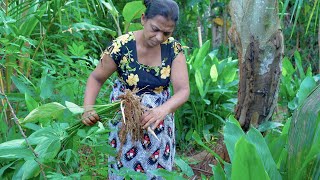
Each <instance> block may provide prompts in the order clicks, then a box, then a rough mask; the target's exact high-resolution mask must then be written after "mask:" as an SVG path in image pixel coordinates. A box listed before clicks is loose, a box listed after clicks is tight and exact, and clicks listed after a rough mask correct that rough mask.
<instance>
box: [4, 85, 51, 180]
mask: <svg viewBox="0 0 320 180" xmlns="http://www.w3.org/2000/svg"><path fill="white" fill-rule="evenodd" d="M0 94H1V95H3V96H4V98H5V100H6V101H7V103H8V106H9V108H10V111H11V114H12V116H13V119H14V122H15V123H16V125H17V126H18V128H19V131H20V133H21V135H22V136H23V138H24V140H25V141H26V143H27V145H28V147H29V149H30V150H31V151H32V153H33V155H34V156H35V157H36V158H35V159H34V160H35V161H36V162H37V163H38V164H39V167H40V171H41V174H42V176H43V178H44V179H47V178H46V174H45V172H44V170H43V166H42V164H41V163H40V162H39V161H38V160H37V158H39V157H38V154H37V153H36V152H35V151H34V149H33V148H32V146H31V145H30V144H29V141H28V138H27V136H26V134H25V133H24V132H23V129H22V127H21V125H20V123H19V119H18V118H17V116H16V114H15V113H14V110H13V108H12V106H11V104H10V102H9V99H8V97H7V96H6V95H5V94H4V93H2V91H1V90H0Z"/></svg>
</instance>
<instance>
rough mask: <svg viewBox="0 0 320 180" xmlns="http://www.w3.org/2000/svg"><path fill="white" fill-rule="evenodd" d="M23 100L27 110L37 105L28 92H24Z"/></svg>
mask: <svg viewBox="0 0 320 180" xmlns="http://www.w3.org/2000/svg"><path fill="white" fill-rule="evenodd" d="M24 95H25V100H26V104H27V108H28V111H29V112H31V111H32V110H34V109H35V108H37V107H38V106H39V104H38V102H37V101H36V100H34V99H33V98H32V97H31V96H30V95H29V94H27V93H25V94H24Z"/></svg>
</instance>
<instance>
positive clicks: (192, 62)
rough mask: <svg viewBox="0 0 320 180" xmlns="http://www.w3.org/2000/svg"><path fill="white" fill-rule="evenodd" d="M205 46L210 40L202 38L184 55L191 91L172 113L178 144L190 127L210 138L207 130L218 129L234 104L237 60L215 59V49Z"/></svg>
mask: <svg viewBox="0 0 320 180" xmlns="http://www.w3.org/2000/svg"><path fill="white" fill-rule="evenodd" d="M209 49H210V42H209V41H206V42H205V43H204V45H203V46H202V47H201V48H200V49H196V50H195V51H194V52H193V54H192V55H190V56H187V59H188V62H187V63H188V69H189V79H190V80H189V81H190V85H191V86H190V90H191V92H190V97H189V100H188V101H187V102H186V103H185V104H184V105H183V106H182V107H181V108H180V109H179V110H178V112H177V113H176V117H177V118H176V128H177V140H178V141H179V142H180V143H179V145H183V144H185V143H186V142H187V143H188V141H190V140H191V136H192V133H193V131H194V130H196V131H197V132H199V133H200V134H201V136H204V138H205V139H206V140H207V141H208V142H210V141H211V139H212V133H210V132H216V131H217V130H218V129H220V127H221V125H222V124H223V123H224V119H225V118H226V117H227V116H228V115H230V113H232V112H233V109H234V106H235V104H236V92H237V85H238V81H239V80H238V76H237V73H238V69H237V60H232V58H226V59H223V60H219V59H218V58H217V56H216V53H217V51H212V52H210V51H209ZM182 148H183V147H182Z"/></svg>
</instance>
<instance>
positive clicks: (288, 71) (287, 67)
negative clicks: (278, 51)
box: [282, 57, 296, 76]
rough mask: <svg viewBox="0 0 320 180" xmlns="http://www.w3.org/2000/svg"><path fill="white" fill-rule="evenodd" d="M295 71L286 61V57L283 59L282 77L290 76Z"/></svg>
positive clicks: (288, 61) (287, 60)
mask: <svg viewBox="0 0 320 180" xmlns="http://www.w3.org/2000/svg"><path fill="white" fill-rule="evenodd" d="M295 72H296V71H295V69H294V68H293V66H292V63H291V62H290V60H289V59H288V57H284V58H283V61H282V75H283V76H291V75H292V74H293V73H295Z"/></svg>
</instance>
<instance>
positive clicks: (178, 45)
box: [174, 43, 181, 54]
mask: <svg viewBox="0 0 320 180" xmlns="http://www.w3.org/2000/svg"><path fill="white" fill-rule="evenodd" d="M180 50H181V44H180V43H174V54H179V51H180Z"/></svg>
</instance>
